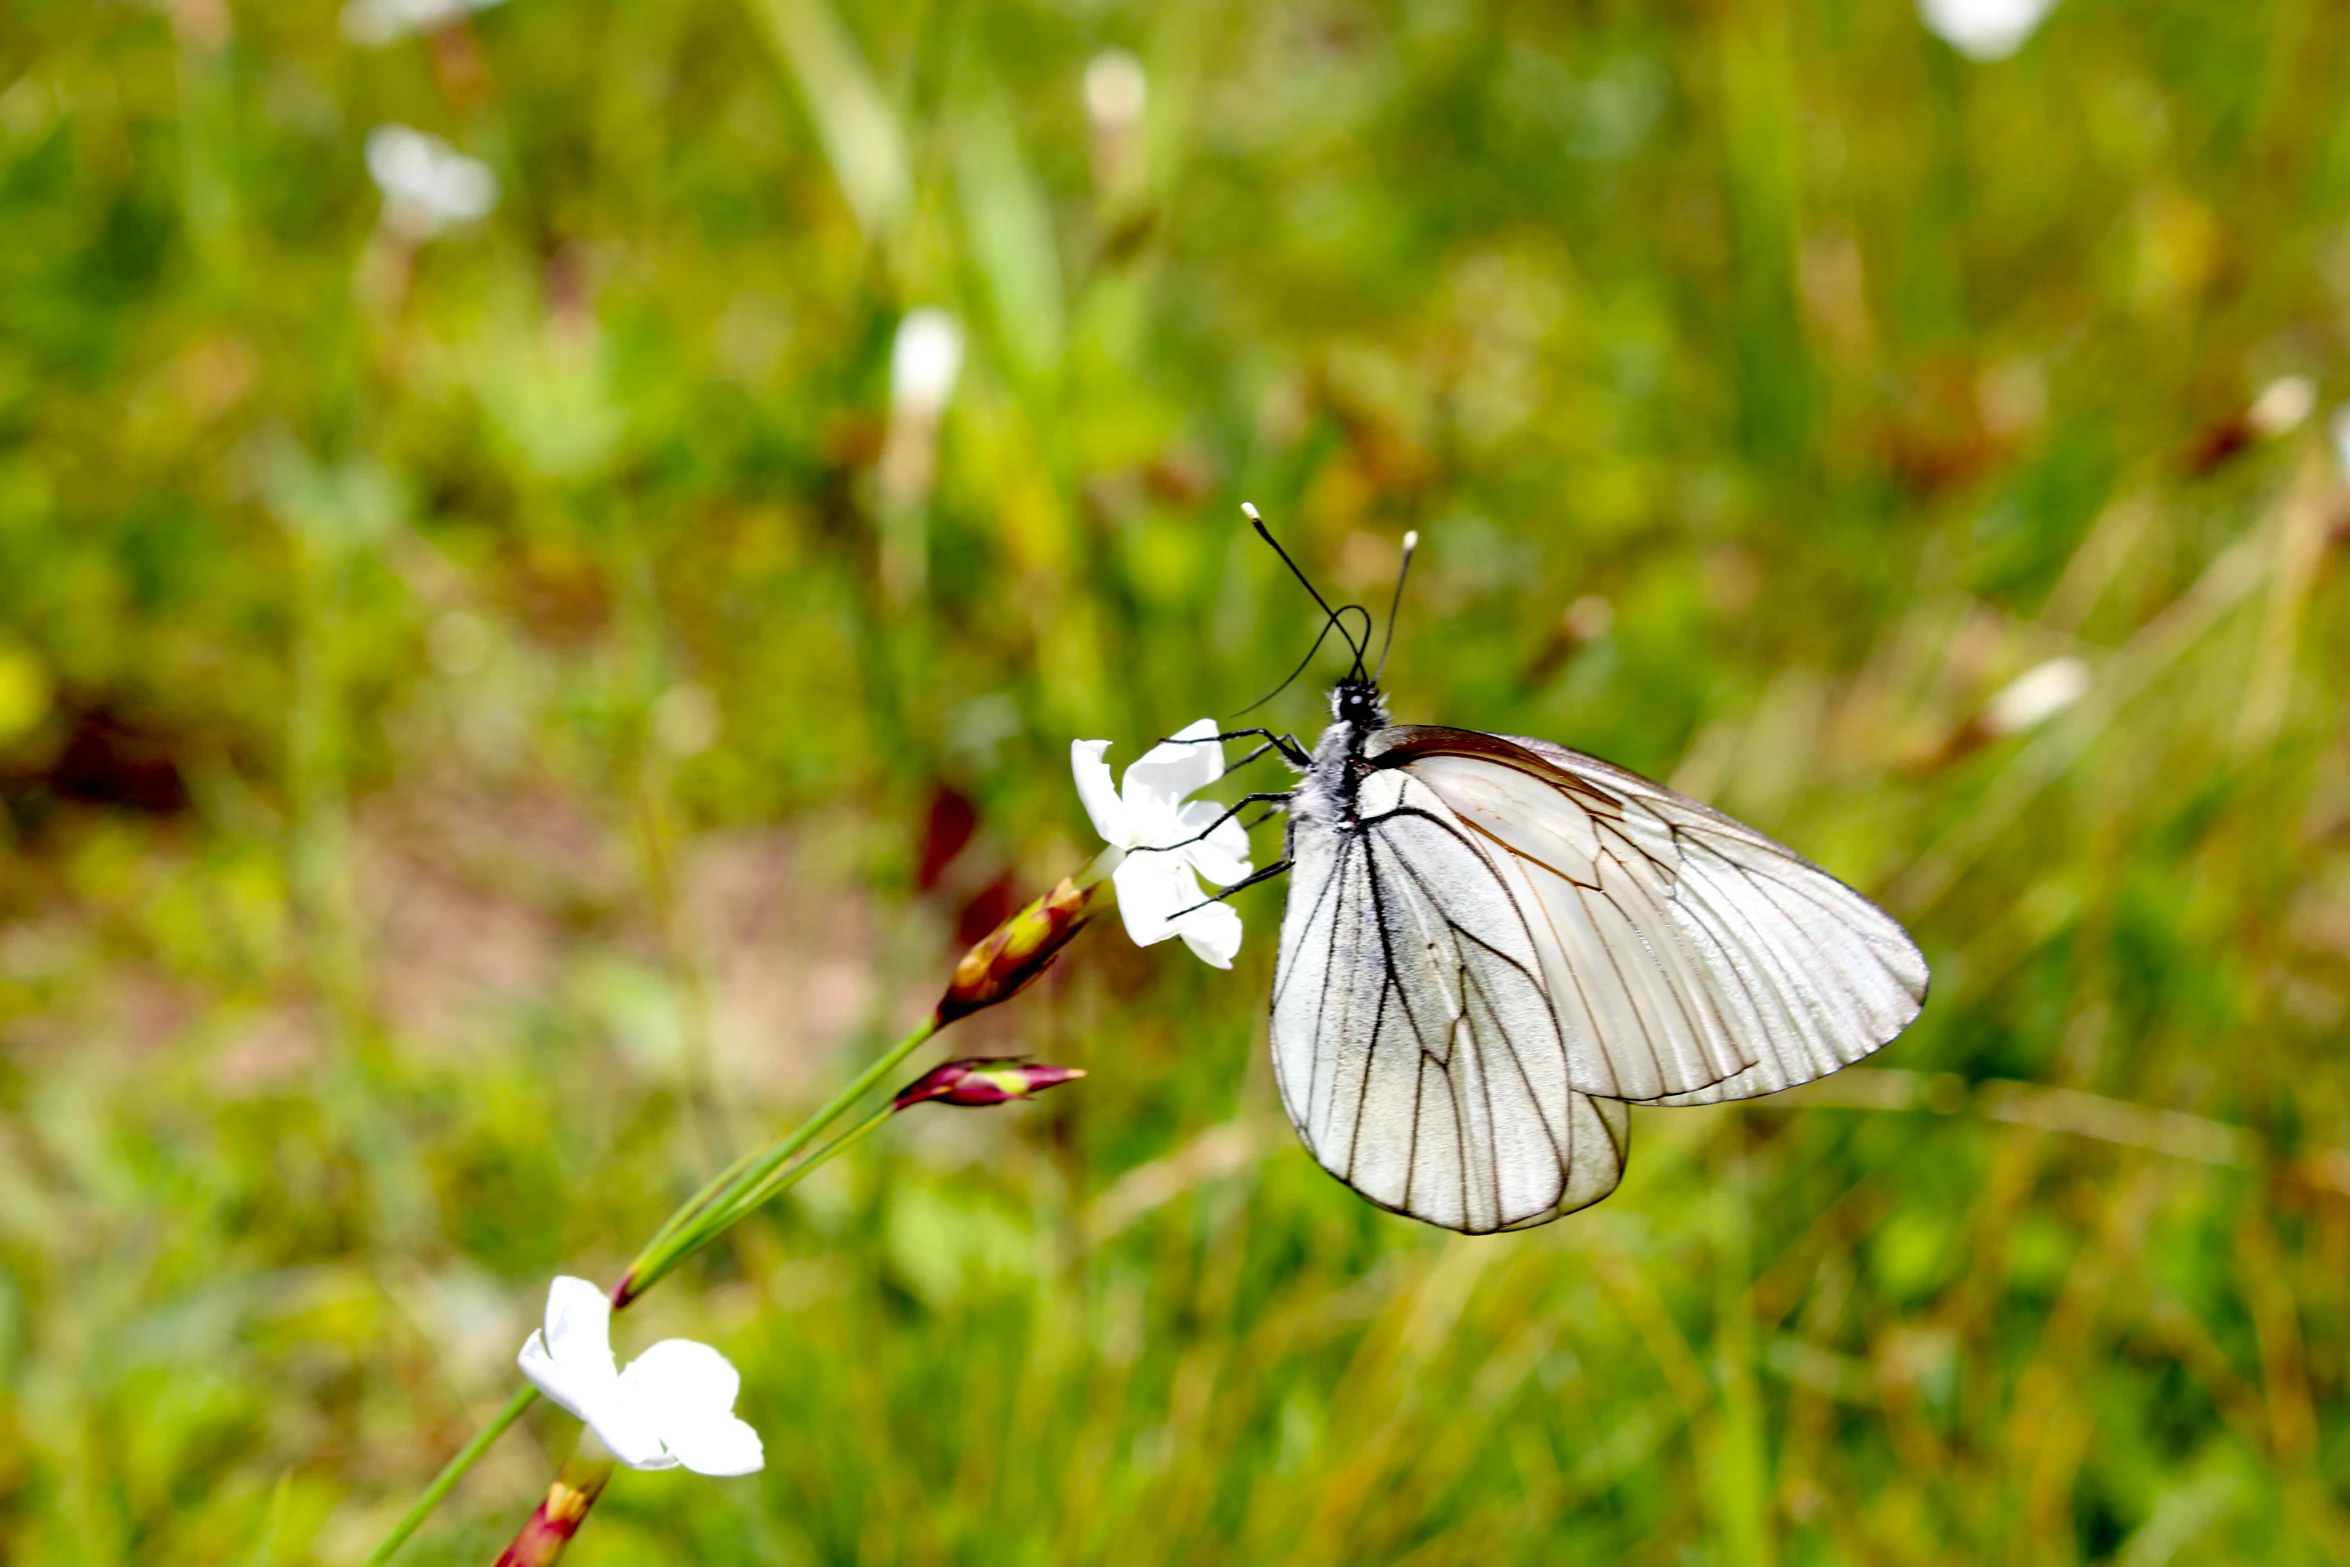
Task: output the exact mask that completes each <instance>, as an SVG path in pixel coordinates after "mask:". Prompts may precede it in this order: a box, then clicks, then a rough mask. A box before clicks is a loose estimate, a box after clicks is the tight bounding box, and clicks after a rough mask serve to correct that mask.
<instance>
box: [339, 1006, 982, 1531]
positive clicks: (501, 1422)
mask: <svg viewBox="0 0 2350 1567" xmlns="http://www.w3.org/2000/svg"><path fill="white" fill-rule="evenodd" d="M938 1030H939V1022H938V1019H937V1018H936V1017H932V1018H929V1019H928V1020H926V1021H925V1022H923V1024H922V1025H921V1026H920V1027H919V1028H916V1029H915V1030H914V1031H913V1032H912V1033H910V1034H908V1035H907V1036H906V1037H905V1038H903V1039H901V1040H899V1041H898V1042H897V1043H896V1044H894V1045H892V1046H891V1047H890V1048H889V1050H888V1052H887V1053H885V1054H884V1055H882V1056H881V1057H880V1058H879V1059H877V1060H876V1061H875V1062H874V1063H873V1064H872V1065H871V1066H869V1067H867V1068H865V1070H864V1071H862V1072H860V1073H858V1074H857V1077H856V1080H855V1081H854V1082H851V1083H850V1084H849V1085H848V1086H847V1087H846V1088H843V1089H842V1090H841V1091H840V1092H839V1093H837V1094H835V1095H833V1096H832V1098H830V1099H829V1100H827V1101H825V1103H824V1106H823V1108H821V1109H819V1110H818V1111H817V1112H816V1113H815V1114H814V1115H812V1116H810V1117H809V1118H808V1119H807V1120H806V1121H804V1122H802V1123H801V1124H800V1127H799V1129H798V1130H796V1131H794V1132H793V1133H792V1134H791V1135H790V1136H789V1137H786V1138H784V1139H783V1140H782V1141H781V1142H778V1143H776V1144H775V1145H774V1146H773V1147H771V1148H767V1149H765V1150H762V1151H760V1152H758V1153H756V1154H745V1155H744V1156H743V1157H742V1158H740V1159H737V1160H735V1161H734V1163H732V1164H730V1165H728V1166H727V1167H726V1168H725V1169H724V1170H723V1171H721V1172H720V1173H719V1174H718V1175H717V1176H716V1177H715V1178H714V1179H712V1180H711V1181H710V1182H709V1183H708V1184H707V1185H705V1186H704V1187H703V1188H702V1189H701V1190H700V1191H698V1192H696V1193H694V1195H693V1196H692V1197H690V1198H688V1199H686V1202H685V1205H684V1206H683V1207H681V1208H679V1209H678V1210H677V1211H676V1212H675V1213H673V1214H671V1215H670V1216H669V1218H668V1221H667V1222H666V1223H664V1224H663V1225H662V1226H661V1228H660V1229H659V1230H658V1231H657V1232H655V1234H654V1236H653V1239H652V1240H651V1242H649V1243H648V1244H647V1245H646V1247H645V1249H644V1250H643V1251H642V1252H640V1253H638V1255H637V1260H636V1261H635V1262H633V1263H631V1264H630V1265H629V1269H628V1272H627V1273H626V1274H624V1275H623V1276H622V1278H621V1287H620V1289H619V1290H618V1291H616V1292H615V1294H614V1300H613V1309H615V1310H618V1309H619V1308H620V1307H622V1306H625V1305H627V1304H628V1303H629V1302H630V1301H632V1300H634V1299H636V1298H637V1297H638V1296H639V1295H642V1294H643V1293H644V1292H645V1291H646V1290H648V1289H650V1288H652V1287H653V1284H654V1282H655V1281H656V1280H658V1279H660V1278H661V1277H662V1276H663V1275H664V1274H666V1273H668V1272H670V1271H671V1270H672V1269H674V1268H675V1267H676V1266H677V1265H678V1264H679V1263H681V1262H683V1261H685V1259H686V1258H688V1257H690V1256H692V1255H693V1254H694V1253H695V1252H698V1251H700V1250H701V1249H702V1248H703V1247H705V1246H707V1245H709V1244H710V1243H711V1242H712V1241H714V1240H716V1239H717V1238H718V1237H719V1236H721V1235H723V1234H725V1233H726V1231H727V1230H728V1229H730V1228H732V1227H733V1226H734V1225H735V1224H736V1223H737V1222H739V1221H740V1220H741V1219H743V1218H744V1217H745V1216H746V1215H748V1214H749V1213H750V1212H751V1211H752V1210H753V1209H755V1208H757V1207H758V1206H759V1205H760V1204H761V1203H764V1202H766V1201H767V1200H768V1199H769V1198H771V1197H773V1196H775V1195H776V1194H777V1193H778V1192H781V1191H784V1190H785V1189H787V1188H788V1187H790V1186H791V1185H792V1184H793V1183H794V1182H796V1181H798V1180H799V1179H800V1177H802V1176H804V1175H806V1174H807V1173H808V1172H809V1171H811V1170H813V1169H815V1168H816V1167H817V1166H819V1165H821V1164H824V1163H826V1162H827V1161H829V1160H830V1159H832V1158H833V1157H834V1156H835V1155H837V1154H840V1153H843V1152H845V1151H846V1150H848V1149H850V1148H853V1147H855V1146H856V1145H857V1144H858V1143H861V1142H863V1141H864V1140H865V1139H866V1138H867V1137H869V1136H871V1135H872V1134H873V1132H874V1131H875V1129H876V1128H878V1127H879V1126H880V1125H881V1123H882V1122H884V1121H886V1120H888V1119H889V1117H890V1113H891V1111H892V1110H893V1109H894V1108H895V1106H894V1105H887V1104H885V1105H883V1106H882V1107H881V1108H880V1109H878V1110H876V1111H874V1112H873V1114H872V1115H870V1116H868V1117H867V1118H866V1119H865V1120H864V1121H862V1122H861V1123H859V1124H858V1125H857V1126H855V1127H853V1128H851V1129H850V1130H849V1131H848V1132H846V1133H843V1134H842V1135H841V1136H839V1137H836V1138H834V1139H833V1140H832V1141H831V1142H829V1143H827V1144H825V1145H824V1146H823V1147H822V1148H819V1149H818V1150H816V1152H815V1153H814V1154H812V1155H810V1156H809V1157H808V1158H806V1159H803V1160H801V1161H800V1162H799V1163H798V1164H796V1165H791V1166H790V1167H789V1168H788V1169H787V1168H785V1166H786V1164H787V1163H788V1162H789V1161H790V1159H791V1157H792V1156H793V1155H794V1154H796V1153H798V1152H800V1150H802V1149H804V1148H806V1147H807V1146H808V1145H809V1144H810V1143H812V1142H814V1141H815V1140H816V1137H817V1135H818V1134H819V1133H821V1132H822V1131H823V1130H824V1129H825V1128H826V1127H828V1126H830V1125H831V1124H832V1123H833V1122H835V1121H837V1120H839V1119H840V1118H841V1116H842V1115H843V1114H845V1113H846V1112H847V1111H848V1109H849V1108H850V1106H852V1105H854V1104H855V1103H856V1102H857V1101H858V1100H859V1099H862V1098H863V1097H864V1096H865V1095H866V1094H867V1093H869V1092H871V1091H872V1089H873V1086H874V1085H875V1084H876V1083H879V1082H880V1081H881V1080H882V1079H883V1078H885V1077H887V1076H888V1075H889V1074H890V1073H892V1072H894V1071H896V1070H897V1069H898V1068H899V1067H901V1066H903V1065H904V1064H905V1061H906V1058H907V1057H908V1056H910V1055H912V1054H913V1053H914V1052H915V1051H917V1050H919V1049H921V1048H922V1047H923V1046H924V1045H926V1044H928V1043H929V1042H930V1040H931V1038H932V1037H933V1036H935V1035H936V1034H937V1033H938ZM697 1221H698V1222H697ZM538 1396H539V1395H538V1389H536V1388H534V1387H529V1386H525V1387H523V1388H521V1389H520V1390H518V1391H517V1392H516V1393H515V1395H514V1397H513V1398H512V1399H511V1400H509V1401H508V1402H507V1404H506V1407H505V1408H503V1409H501V1410H499V1411H498V1413H497V1415H496V1417H495V1418H493V1419H492V1420H491V1421H490V1423H489V1424H488V1425H487V1426H485V1427H484V1428H483V1429H482V1431H481V1433H480V1434H479V1435H478V1436H476V1437H474V1439H473V1440H472V1441H470V1442H468V1443H466V1444H465V1446H464V1447H463V1448H462V1449H461V1450H460V1451H459V1452H458V1454H457V1456H456V1457H454V1458H452V1459H450V1460H449V1462H448V1466H447V1467H446V1468H444V1469H442V1470H441V1472H440V1473H439V1474H438V1475H437V1476H435V1477H434V1479H433V1482H432V1484H431V1485H429V1486H427V1487H425V1491H424V1494H423V1495H422V1496H420V1497H418V1498H417V1499H416V1505H415V1506H414V1507H411V1508H409V1509H408V1514H407V1516H406V1517H404V1518H402V1519H401V1520H400V1522H399V1524H398V1525H397V1526H396V1527H394V1528H393V1530H392V1532H391V1533H390V1534H388V1535H386V1536H385V1537H384V1542H383V1543H382V1544H381V1545H379V1546H377V1547H376V1548H375V1554H373V1555H372V1556H370V1557H368V1558H367V1561H366V1564H365V1567H383V1564H384V1563H386V1562H388V1561H390V1560H391V1559H392V1557H393V1556H394V1555H395V1554H397V1553H398V1551H399V1549H400V1547H401V1546H403V1545H405V1544H407V1543H408V1537H409V1536H410V1535H412V1534H414V1533H415V1532H416V1530H417V1528H418V1526H419V1525H421V1524H422V1523H423V1522H424V1520H425V1519H427V1518H429V1517H431V1516H432V1512H433V1509H434V1508H436V1507H438V1506H440V1504H441V1501H442V1499H443V1498H444V1497H446V1496H447V1495H448V1494H449V1492H450V1491H451V1490H453V1489H454V1488H455V1487H456V1484H457V1482H458V1481H459V1480H462V1479H464V1478H465V1472H466V1471H467V1470H468V1469H471V1468H472V1467H473V1466H474V1464H475V1463H477V1462H478V1461H479V1460H480V1458H481V1455H482V1454H484V1453H486V1452H488V1451H489V1447H490V1444H491V1443H492V1442H495V1441H496V1440H497V1439H498V1438H499V1437H500V1436H501V1435H503V1434H504V1432H505V1430H506V1428H507V1427H508V1426H510V1425H512V1424H513V1423H514V1422H515V1421H517V1420H519V1419H521V1418H522V1412H523V1411H524V1410H526V1409H528V1408H529V1407H530V1406H531V1405H532V1404H533V1403H534V1402H536V1401H537V1399H538Z"/></svg>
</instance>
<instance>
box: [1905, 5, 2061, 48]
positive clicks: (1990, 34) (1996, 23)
mask: <svg viewBox="0 0 2350 1567" xmlns="http://www.w3.org/2000/svg"><path fill="white" fill-rule="evenodd" d="M2055 8H2056V0H1918V16H1919V18H1920V19H1921V20H1922V21H1924V22H1925V24H1926V26H1927V28H1928V29H1929V30H1930V31H1931V32H1932V33H1933V34H1934V36H1935V37H1937V38H1939V39H1941V40H1942V41H1943V42H1944V43H1946V44H1948V45H1950V47H1951V48H1953V49H1956V50H1957V51H1958V52H1959V53H1960V54H1963V55H1965V56H1966V57H1967V58H1968V59H1970V60H2004V59H2006V58H2007V57H2008V56H2009V55H2011V54H2013V53H2015V52H2016V51H2017V50H2018V49H2021V48H2022V47H2023V46H2024V41H2025V40H2026V39H2028V38H2030V37H2031V36H2032V34H2033V33H2034V32H2035V31H2037V30H2038V29H2039V26H2040V24H2041V23H2042V22H2043V21H2045V20H2047V17H2048V13H2049V12H2050V11H2052V10H2054V9H2055Z"/></svg>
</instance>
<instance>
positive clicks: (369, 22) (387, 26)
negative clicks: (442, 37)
mask: <svg viewBox="0 0 2350 1567" xmlns="http://www.w3.org/2000/svg"><path fill="white" fill-rule="evenodd" d="M500 3H502V0H350V4H348V5H346V6H344V7H343V15H342V24H343V36H344V37H345V38H348V39H350V40H351V42H353V43H355V44H358V45H360V46H361V47H362V48H369V49H372V48H377V47H379V46H381V45H383V44H388V43H390V42H392V40H394V39H396V38H404V37H406V36H407V35H408V34H410V33H420V32H423V31H425V30H426V29H427V28H433V27H439V26H441V25H442V24H444V23H447V22H454V21H456V20H457V19H458V18H459V17H461V16H470V15H472V14H473V13H474V12H476V11H486V10H488V9H489V8H490V7H491V6H494V5H498V4H500Z"/></svg>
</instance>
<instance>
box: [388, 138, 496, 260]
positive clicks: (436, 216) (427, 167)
mask: <svg viewBox="0 0 2350 1567" xmlns="http://www.w3.org/2000/svg"><path fill="white" fill-rule="evenodd" d="M367 172H368V174H369V175H370V176H372V177H373V178H374V180H375V183H376V186H377V188H378V189H380V190H382V192H383V194H384V220H385V222H386V223H388V224H389V225H391V226H392V227H393V228H396V229H398V230H400V231H402V232H403V233H405V234H407V235H408V236H409V237H411V238H414V239H427V238H430V237H431V236H432V235H434V234H437V233H439V232H440V231H441V230H442V229H445V228H448V227H450V226H451V225H453V224H459V223H471V222H474V221H475V220H477V219H479V218H483V217H487V216H488V215H489V212H490V209H491V208H493V207H495V206H496V205H497V204H498V176H497V175H496V174H494V173H492V172H491V171H490V166H489V165H488V164H486V163H482V162H480V161H478V160H476V159H473V158H468V157H467V156H465V154H463V153H461V152H459V151H458V150H457V149H456V148H454V147H452V146H450V145H449V144H448V143H447V142H445V141H443V140H441V139H440V138H439V137H438V136H428V135H426V134H425V133H424V132H422V131H420V130H415V129H412V128H411V127H409V126H406V125H379V126H377V127H376V128H375V129H374V130H372V131H369V132H368V133H367Z"/></svg>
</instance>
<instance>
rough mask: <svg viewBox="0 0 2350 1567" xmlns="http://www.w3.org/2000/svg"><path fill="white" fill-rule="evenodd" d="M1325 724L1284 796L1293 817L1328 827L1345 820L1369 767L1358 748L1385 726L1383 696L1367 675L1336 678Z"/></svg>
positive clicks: (1348, 819)
mask: <svg viewBox="0 0 2350 1567" xmlns="http://www.w3.org/2000/svg"><path fill="white" fill-rule="evenodd" d="M1330 716H1331V718H1332V720H1333V722H1332V723H1331V725H1330V727H1329V728H1327V729H1325V730H1323V731H1322V737H1321V739H1319V740H1317V741H1315V742H1314V759H1313V761H1312V762H1311V763H1310V764H1309V765H1308V766H1307V768H1306V775H1305V777H1303V778H1301V779H1299V780H1298V785H1297V793H1296V794H1295V795H1294V796H1292V797H1291V800H1290V807H1289V811H1290V817H1291V819H1292V820H1293V821H1305V822H1323V823H1328V824H1330V825H1332V826H1337V825H1340V824H1342V823H1345V822H1348V821H1351V820H1352V819H1353V816H1354V802H1355V791H1356V789H1357V788H1358V787H1359V786H1360V785H1361V783H1362V778H1363V775H1364V774H1365V773H1367V772H1369V771H1370V770H1371V768H1370V764H1369V762H1368V761H1366V760H1365V758H1364V750H1365V748H1366V747H1367V746H1368V745H1369V744H1370V741H1371V737H1372V736H1373V735H1374V734H1377V733H1378V732H1379V731H1380V730H1382V729H1384V728H1386V727H1387V700H1386V698H1385V697H1383V696H1381V695H1380V694H1379V688H1378V687H1377V686H1376V685H1374V684H1372V683H1371V682H1370V681H1368V680H1342V681H1340V682H1339V683H1338V685H1337V687H1336V688H1335V689H1334V690H1332V691H1331V693H1330Z"/></svg>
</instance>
